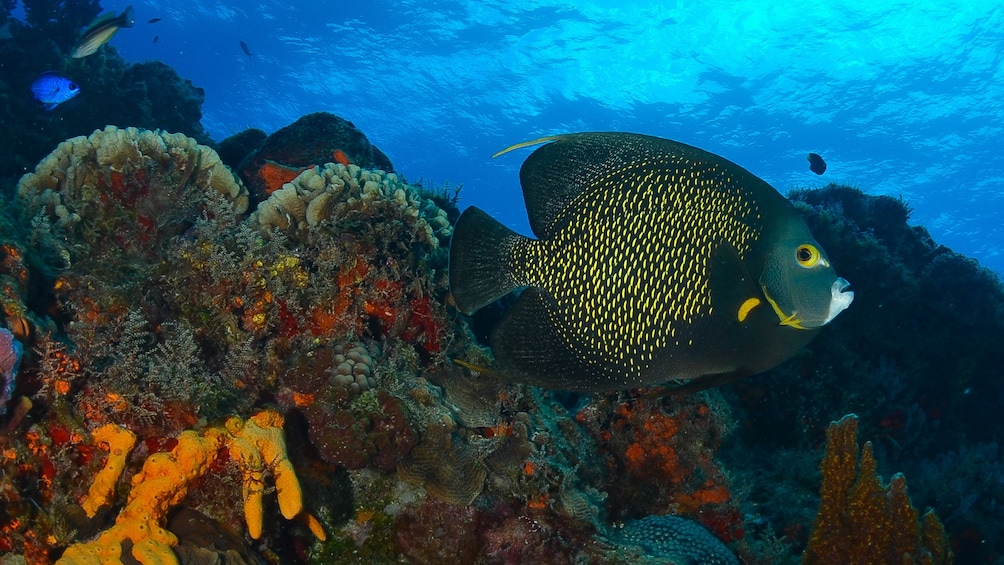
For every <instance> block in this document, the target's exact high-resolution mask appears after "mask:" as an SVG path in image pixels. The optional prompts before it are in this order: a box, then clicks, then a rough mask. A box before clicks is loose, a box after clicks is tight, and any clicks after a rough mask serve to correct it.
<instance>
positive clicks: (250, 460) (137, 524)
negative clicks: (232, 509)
mask: <svg viewBox="0 0 1004 565" xmlns="http://www.w3.org/2000/svg"><path fill="white" fill-rule="evenodd" d="M282 426H283V418H282V416H281V415H279V414H278V413H277V412H275V411H272V410H265V411H263V412H259V413H257V414H255V415H254V416H251V417H250V418H248V419H247V420H246V421H244V420H241V419H239V418H231V419H230V420H228V421H227V422H226V425H225V426H221V427H212V428H209V429H207V430H205V431H203V432H202V433H201V434H200V433H196V432H194V431H185V432H182V434H181V436H180V437H179V438H178V442H177V445H176V446H175V447H174V449H172V450H171V451H170V452H169V453H155V454H153V455H151V456H150V457H148V458H147V460H146V462H145V463H144V464H143V469H142V470H141V471H140V472H139V473H138V474H136V475H135V476H134V477H133V478H132V490H131V491H130V492H129V498H128V501H127V502H126V505H125V507H124V508H123V509H122V511H121V512H120V513H119V515H118V517H117V518H116V520H115V525H114V526H112V527H111V528H109V529H108V530H106V531H105V532H103V533H101V534H100V535H99V536H98V537H97V539H95V540H93V541H90V542H86V543H80V544H76V545H73V546H71V547H69V548H68V549H67V550H66V552H65V553H64V554H63V557H62V558H61V559H60V560H59V561H58V563H62V564H64V565H72V564H86V563H94V564H97V563H103V564H108V563H123V562H124V560H123V559H122V556H121V553H122V545H123V542H125V541H126V540H129V541H131V543H132V556H133V557H134V558H135V559H136V560H137V561H139V562H140V563H143V564H144V565H150V564H153V563H158V564H160V563H175V564H176V563H178V561H177V558H176V557H175V555H174V553H173V552H172V550H171V547H172V546H174V545H176V544H177V543H178V538H177V537H176V536H175V535H174V534H173V533H171V532H169V531H167V530H166V529H165V525H166V521H167V513H168V511H169V510H170V509H171V508H172V507H174V506H176V505H178V504H180V503H181V501H183V500H184V499H185V496H186V495H187V494H188V490H189V488H190V487H191V486H192V484H193V483H194V482H195V481H197V480H199V479H201V478H202V477H203V476H205V475H206V474H207V473H210V472H211V469H212V466H213V464H214V463H215V462H216V461H217V460H218V459H219V458H220V457H221V456H222V455H223V454H224V453H229V455H230V456H231V457H233V459H234V460H235V461H236V462H237V464H238V466H239V467H240V468H241V470H242V473H243V475H244V488H243V498H244V515H245V518H246V520H247V526H248V531H249V533H250V534H251V536H252V537H254V538H258V537H260V536H261V533H262V524H263V520H264V515H265V511H264V507H263V504H262V496H263V493H264V490H265V489H264V473H265V471H269V472H271V473H272V474H273V475H274V476H275V484H276V491H277V493H278V498H279V510H280V511H281V512H282V515H283V516H284V517H286V518H287V519H292V518H294V517H296V516H297V515H299V514H300V513H301V512H302V510H303V497H302V491H301V490H300V484H299V481H298V480H297V478H296V474H295V472H294V470H293V467H292V464H291V463H290V461H289V459H288V458H287V456H286V442H285V439H284V438H283V434H282ZM127 433H128V432H123V431H122V430H115V429H114V428H101V429H100V430H99V431H98V432H96V433H95V436H96V437H95V439H96V440H99V441H100V440H101V439H102V438H105V437H108V438H116V437H119V438H121V437H127V436H126V434H127ZM113 441H114V440H113ZM114 444H115V445H116V446H118V447H119V448H121V447H122V446H124V445H125V443H123V444H122V445H119V442H118V441H114ZM117 461H118V460H117V459H114V460H113V459H112V458H110V459H109V464H108V466H107V467H106V468H105V469H104V470H103V471H102V472H101V473H99V477H98V479H97V480H96V482H97V481H100V482H101V483H102V488H101V489H97V490H102V491H103V490H104V487H105V486H106V485H107V482H108V476H111V475H116V476H117V474H118V473H120V472H121V468H120V467H121V466H120V465H118V463H117ZM106 474H107V475H108V476H106ZM93 491H94V489H92V492H93ZM89 501H90V498H89ZM305 518H306V520H307V522H308V524H309V525H310V526H311V530H312V531H313V532H314V533H315V535H317V536H318V537H320V538H321V539H323V538H324V532H323V530H322V529H321V528H320V527H319V524H317V520H316V518H313V517H312V516H309V515H307V516H305Z"/></svg>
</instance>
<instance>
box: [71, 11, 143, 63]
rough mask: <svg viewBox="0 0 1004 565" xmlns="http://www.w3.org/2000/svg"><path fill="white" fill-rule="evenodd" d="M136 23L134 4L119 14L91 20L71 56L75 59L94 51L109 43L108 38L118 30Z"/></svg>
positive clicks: (104, 15) (101, 16)
mask: <svg viewBox="0 0 1004 565" xmlns="http://www.w3.org/2000/svg"><path fill="white" fill-rule="evenodd" d="M134 23H136V21H135V19H133V15H132V6H127V7H126V9H125V10H123V11H122V13H121V14H119V15H117V16H116V15H115V14H112V13H108V14H102V15H100V16H98V17H97V18H96V19H95V20H94V21H93V22H91V25H89V26H87V29H86V30H85V31H84V34H83V35H81V36H80V39H79V40H78V41H77V44H76V45H75V46H74V47H73V51H71V52H70V56H71V57H73V58H74V59H80V58H82V57H86V56H88V55H90V54H92V53H94V52H95V51H97V50H98V48H99V47H101V46H102V45H104V44H105V43H108V40H109V39H111V38H112V36H114V35H115V34H116V33H117V32H118V30H120V29H122V28H124V27H132V26H133V24H134Z"/></svg>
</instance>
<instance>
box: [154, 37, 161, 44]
mask: <svg viewBox="0 0 1004 565" xmlns="http://www.w3.org/2000/svg"><path fill="white" fill-rule="evenodd" d="M158 39H160V36H159V35H155V36H153V42H154V43H157V40H158Z"/></svg>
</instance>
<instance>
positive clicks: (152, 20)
mask: <svg viewBox="0 0 1004 565" xmlns="http://www.w3.org/2000/svg"><path fill="white" fill-rule="evenodd" d="M159 21H160V18H150V19H149V20H147V21H146V23H148V24H155V23H157V22H159Z"/></svg>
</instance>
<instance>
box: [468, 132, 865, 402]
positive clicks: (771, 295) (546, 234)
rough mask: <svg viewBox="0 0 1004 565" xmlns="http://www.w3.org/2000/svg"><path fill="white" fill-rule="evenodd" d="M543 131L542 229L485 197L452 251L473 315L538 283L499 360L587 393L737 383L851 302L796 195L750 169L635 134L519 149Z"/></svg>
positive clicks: (535, 204)
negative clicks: (525, 231)
mask: <svg viewBox="0 0 1004 565" xmlns="http://www.w3.org/2000/svg"><path fill="white" fill-rule="evenodd" d="M539 142H550V143H547V144H546V145H543V146H542V147H540V148H538V149H537V150H535V151H534V152H533V153H532V154H531V155H530V157H528V158H527V160H526V161H525V162H524V163H523V166H522V168H521V170H520V182H521V184H522V186H523V194H524V198H525V200H526V206H527V210H528V213H529V216H530V225H531V228H532V230H533V233H534V234H535V235H536V236H537V238H538V239H530V238H527V237H523V236H521V235H519V234H516V233H515V232H513V231H511V230H509V229H508V228H506V227H505V226H503V225H502V224H500V223H499V222H497V221H495V220H494V219H492V218H491V217H489V216H488V215H487V214H485V213H484V212H482V211H481V210H479V209H477V208H474V207H472V208H468V209H467V210H465V211H464V213H463V214H461V216H460V219H459V220H458V221H457V225H456V228H455V231H454V235H453V242H452V244H451V248H450V286H451V291H452V293H453V298H454V300H455V302H456V304H457V307H458V308H459V309H460V310H461V311H463V312H468V313H469V312H473V311H474V310H477V309H478V308H480V307H482V306H484V305H486V304H488V303H490V302H492V301H493V300H495V299H497V298H499V297H500V296H502V295H504V294H506V293H508V292H510V291H512V290H514V289H518V288H525V290H524V291H523V292H522V294H521V295H520V296H519V298H518V299H517V300H516V303H515V304H514V306H513V307H512V309H511V310H510V311H509V312H508V313H507V315H506V317H505V318H504V319H503V320H502V322H501V323H500V324H499V326H498V327H497V328H496V329H495V330H494V332H493V335H492V338H491V344H492V350H493V353H494V355H495V359H496V363H497V367H493V368H492V369H491V371H492V372H494V373H497V374H499V375H502V376H504V377H506V378H509V379H510V380H514V381H518V382H525V383H529V384H534V385H538V386H543V387H547V388H557V389H564V390H580V391H601V390H623V389H629V388H635V387H640V386H647V385H654V384H659V383H663V382H667V381H671V380H681V379H682V380H688V381H692V382H693V381H697V380H702V379H707V382H712V381H714V382H718V381H722V380H730V379H733V378H738V377H741V376H744V375H748V374H753V373H757V372H761V371H764V370H766V369H768V368H770V367H772V366H774V365H776V364H778V363H780V362H781V361H784V360H785V359H787V358H788V357H790V356H791V355H792V354H794V352H795V351H797V350H798V349H799V348H800V347H802V346H803V345H805V344H806V343H808V341H809V340H810V339H811V338H812V337H813V336H814V334H815V333H816V331H817V330H818V328H819V327H821V326H822V325H824V324H826V323H828V322H829V321H830V320H831V319H833V317H834V316H836V315H837V314H838V313H839V312H840V311H842V310H843V309H844V308H846V307H847V305H849V304H850V301H851V299H852V297H853V293H850V292H844V290H845V289H846V287H847V282H846V281H844V280H843V279H841V278H839V277H837V276H836V274H835V272H834V271H833V269H832V267H831V266H830V264H829V261H828V259H827V258H826V256H825V254H824V253H823V251H822V249H821V248H820V246H819V244H818V243H816V242H815V240H814V239H813V238H812V235H811V233H809V230H808V228H807V227H806V225H805V223H804V221H803V220H802V219H801V217H800V216H799V215H798V212H797V211H796V210H795V209H794V207H793V206H792V205H791V203H790V202H788V201H787V200H786V199H785V198H784V197H782V196H781V195H780V194H779V193H778V192H777V191H776V190H774V189H773V188H772V187H771V186H770V185H768V184H767V183H766V182H764V181H763V180H761V179H759V178H757V177H756V176H754V175H752V174H751V173H749V172H748V171H746V170H745V169H743V168H741V167H739V166H738V165H736V164H734V163H732V162H730V161H728V160H726V159H724V158H722V157H719V156H717V155H713V154H711V153H708V152H706V151H703V150H701V149H698V148H696V147H691V146H689V145H684V144H682V143H677V142H674V141H670V140H666V139H660V138H656V137H650V136H644V135H637V134H627V133H581V134H569V135H561V136H554V137H548V138H544V139H541V140H537V141H536V142H530V143H525V144H519V145H516V146H514V147H512V148H510V149H514V148H517V147H523V146H526V145H531V144H534V143H539ZM508 150H509V149H507V150H506V151H508ZM503 152H505V151H503Z"/></svg>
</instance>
